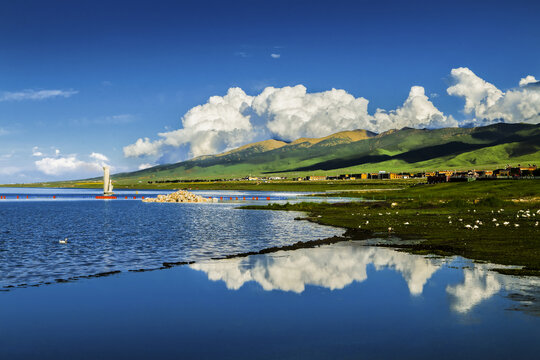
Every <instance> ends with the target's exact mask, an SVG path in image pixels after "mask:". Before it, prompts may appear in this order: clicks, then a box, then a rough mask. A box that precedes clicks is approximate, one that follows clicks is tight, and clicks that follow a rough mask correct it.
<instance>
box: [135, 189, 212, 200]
mask: <svg viewBox="0 0 540 360" xmlns="http://www.w3.org/2000/svg"><path fill="white" fill-rule="evenodd" d="M143 201H144V202H157V203H170V202H173V203H208V202H217V199H211V198H210V199H207V198H205V197H202V196H199V195H195V194H193V193H190V192H189V191H185V190H178V191H177V192H173V193H172V194H169V195H158V196H157V198H144V199H143Z"/></svg>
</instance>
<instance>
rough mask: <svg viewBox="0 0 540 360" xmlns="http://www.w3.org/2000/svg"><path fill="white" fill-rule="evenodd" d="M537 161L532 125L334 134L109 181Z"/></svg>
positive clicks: (539, 140) (539, 131) (538, 142)
mask: <svg viewBox="0 0 540 360" xmlns="http://www.w3.org/2000/svg"><path fill="white" fill-rule="evenodd" d="M507 163H512V164H514V163H515V164H517V163H540V124H537V125H532V124H505V123H498V124H494V125H489V126H484V127H476V128H443V129H433V130H429V129H412V128H403V129H400V130H390V131H386V132H383V133H380V134H376V133H373V132H369V131H366V130H352V131H343V132H338V133H335V134H332V135H329V136H326V137H323V138H300V139H297V140H295V141H292V142H284V141H279V140H265V141H261V142H256V143H252V144H248V145H244V146H241V147H239V148H236V149H233V150H230V151H227V152H224V153H221V154H217V155H208V156H200V157H197V158H193V159H191V160H187V161H182V162H179V163H175V164H167V165H159V166H155V167H152V168H148V169H144V170H140V171H135V172H131V173H121V174H117V175H115V176H114V178H115V179H117V180H119V179H133V178H137V179H138V180H160V179H219V178H221V179H226V178H238V177H245V176H248V175H252V176H271V175H277V176H286V177H294V176H305V175H307V174H311V175H316V174H326V175H337V174H345V173H362V172H376V171H381V170H385V171H391V172H401V171H418V170H437V169H439V170H441V169H473V168H476V169H480V168H495V167H501V166H504V165H505V164H507Z"/></svg>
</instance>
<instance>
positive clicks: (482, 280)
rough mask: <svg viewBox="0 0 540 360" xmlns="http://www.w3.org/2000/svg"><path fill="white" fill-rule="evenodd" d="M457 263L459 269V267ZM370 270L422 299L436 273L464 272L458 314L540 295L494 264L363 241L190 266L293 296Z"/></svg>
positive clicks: (538, 283)
mask: <svg viewBox="0 0 540 360" xmlns="http://www.w3.org/2000/svg"><path fill="white" fill-rule="evenodd" d="M456 263H458V264H460V266H457V267H456V266H455V264H456ZM369 266H373V267H374V268H375V270H376V271H380V270H383V269H392V270H395V271H396V272H397V273H399V274H400V276H401V277H402V278H403V280H405V281H406V283H407V286H408V289H409V293H410V294H411V295H412V296H418V295H421V294H422V293H423V291H424V287H425V285H426V283H428V281H430V279H431V278H432V276H433V275H434V274H435V273H436V272H437V271H440V270H441V271H444V272H448V273H451V274H452V275H461V274H462V279H460V280H456V281H458V283H452V284H450V283H449V284H448V285H447V286H446V293H447V294H448V299H449V306H450V308H451V309H452V310H453V311H455V312H458V313H467V312H469V311H470V310H471V309H473V308H474V307H475V306H477V305H478V304H480V303H482V302H483V301H485V300H487V299H489V298H491V297H493V296H494V295H496V294H499V293H501V291H504V293H505V294H506V295H511V296H510V297H511V298H513V299H514V300H517V301H518V302H520V307H521V310H523V309H524V308H523V306H525V307H528V306H531V305H534V304H537V300H536V298H537V297H536V295H535V294H537V293H539V292H540V290H539V289H540V280H538V279H537V278H530V277H515V276H508V275H502V274H499V273H496V272H493V271H491V270H490V269H491V268H492V267H493V265H489V264H473V263H472V262H471V261H469V260H466V259H461V258H446V259H444V258H436V257H424V256H420V255H411V254H407V253H404V252H399V251H396V250H393V249H389V248H380V247H370V246H363V245H362V244H361V243H359V242H347V243H339V244H334V245H329V246H323V247H319V248H312V249H299V250H295V251H279V252H276V253H274V254H270V255H257V256H250V257H247V258H236V259H226V260H218V261H208V262H201V263H196V264H192V265H190V267H191V268H192V269H194V270H199V271H203V272H205V273H206V274H207V276H208V278H209V279H210V280H212V281H223V282H225V284H226V286H227V288H228V289H230V290H238V289H239V288H241V287H242V286H243V285H244V284H246V283H247V282H256V283H258V284H259V285H260V286H261V287H262V288H263V289H264V290H267V291H272V290H281V291H292V292H295V293H302V292H304V291H305V288H306V286H310V285H311V286H320V287H324V288H327V289H330V290H337V289H343V288H345V287H346V286H348V285H350V284H352V283H353V282H363V281H365V280H367V278H368V275H367V274H368V272H367V270H368V267H369ZM469 267H470V268H469ZM449 278H457V279H459V278H460V277H456V276H454V277H449ZM517 294H518V295H519V296H516V295H517Z"/></svg>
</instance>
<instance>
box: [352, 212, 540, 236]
mask: <svg viewBox="0 0 540 360" xmlns="http://www.w3.org/2000/svg"><path fill="white" fill-rule="evenodd" d="M472 211H473V213H476V210H472ZM467 212H469V213H470V212H471V210H467ZM491 213H492V214H495V210H491ZM497 213H498V214H502V213H504V209H498V210H497ZM395 214H396V215H398V214H399V211H396V212H395ZM351 215H354V214H351ZM357 215H360V214H357ZM383 215H384V214H383V213H379V216H383ZM386 215H392V213H391V212H386ZM416 215H419V213H418V212H417V213H416ZM536 215H539V218H540V209H539V210H536V212H535V211H532V212H531V210H529V209H527V210H518V212H517V214H516V219H517V220H516V221H518V220H519V219H520V218H526V219H529V218H531V216H532V217H536ZM363 216H366V214H363ZM457 221H458V222H463V218H458V219H457ZM491 222H492V223H493V224H494V225H495V227H499V226H501V225H502V226H512V223H511V222H510V221H503V222H499V221H498V220H497V218H495V217H494V218H493V219H491ZM448 224H452V216H451V215H449V216H448ZM539 224H540V222H539V221H536V222H535V223H534V226H535V227H538V225H539ZM365 225H369V220H366V222H365ZM403 225H411V223H410V222H409V221H405V222H404V223H403ZM483 225H484V222H482V221H481V220H479V219H477V220H476V221H475V222H474V223H473V224H464V225H463V228H464V229H468V230H478V229H479V228H480V226H483ZM513 226H514V227H515V228H518V227H520V224H518V223H517V222H514V223H513ZM358 227H359V228H361V227H362V225H359V226H358ZM392 231H394V228H393V227H391V226H390V227H388V232H392Z"/></svg>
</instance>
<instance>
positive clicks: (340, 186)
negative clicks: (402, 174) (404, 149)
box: [0, 179, 425, 192]
mask: <svg viewBox="0 0 540 360" xmlns="http://www.w3.org/2000/svg"><path fill="white" fill-rule="evenodd" d="M423 181H425V179H406V180H351V181H348V180H346V181H344V180H340V181H287V180H275V181H267V182H264V181H205V182H182V183H152V184H148V183H147V182H140V183H139V182H131V181H124V180H121V181H113V185H114V188H115V189H137V190H139V189H155V190H179V189H183V190H249V191H292V192H296V191H302V192H321V191H331V192H339V191H344V192H355V191H361V192H363V191H366V190H372V189H375V190H378V189H402V188H407V187H409V186H411V185H414V184H418V183H420V182H423ZM0 187H34V188H68V189H69V188H77V189H80V188H86V189H97V188H102V187H103V182H101V181H58V182H49V183H29V184H11V185H0Z"/></svg>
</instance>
